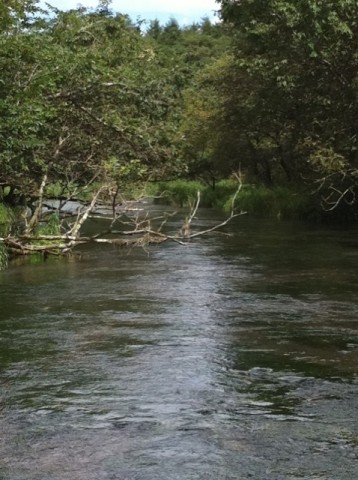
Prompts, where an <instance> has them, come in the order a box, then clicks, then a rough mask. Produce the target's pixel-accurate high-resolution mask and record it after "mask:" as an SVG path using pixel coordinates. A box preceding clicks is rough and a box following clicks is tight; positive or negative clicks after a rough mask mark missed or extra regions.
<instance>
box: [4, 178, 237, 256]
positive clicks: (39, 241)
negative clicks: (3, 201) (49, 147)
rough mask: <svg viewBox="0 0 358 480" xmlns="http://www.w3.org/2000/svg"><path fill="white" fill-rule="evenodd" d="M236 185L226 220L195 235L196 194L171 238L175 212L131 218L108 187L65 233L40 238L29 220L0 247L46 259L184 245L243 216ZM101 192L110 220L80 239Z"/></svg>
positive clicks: (38, 212) (143, 213) (82, 209)
mask: <svg viewBox="0 0 358 480" xmlns="http://www.w3.org/2000/svg"><path fill="white" fill-rule="evenodd" d="M46 181H47V176H46V175H45V176H44V178H43V181H42V183H41V187H40V191H39V201H38V206H37V209H36V212H35V214H36V216H35V218H36V222H37V223H39V222H40V221H41V218H42V217H41V216H43V215H45V214H46V212H44V211H42V210H41V209H42V207H43V195H44V193H43V192H44V188H45V185H46ZM238 181H239V185H238V188H237V190H236V192H235V194H234V195H233V197H232V202H231V211H230V214H229V215H228V217H227V218H226V219H225V220H224V221H222V222H220V223H219V224H217V225H214V226H212V227H210V228H206V229H204V230H201V231H198V232H195V233H192V232H191V226H192V224H193V223H194V220H195V218H196V216H197V213H198V209H199V206H200V192H198V194H197V199H196V201H195V204H194V205H193V208H192V209H191V211H190V213H189V215H188V216H187V218H186V221H185V223H184V225H186V228H187V230H186V231H185V232H183V228H182V230H181V232H180V233H179V234H178V233H175V234H171V233H166V232H164V231H163V230H164V227H165V225H166V223H167V221H168V219H169V218H171V217H172V216H173V215H175V214H176V213H177V212H173V213H167V212H166V213H165V214H164V215H160V216H154V217H151V216H150V214H149V212H148V211H145V210H144V209H143V208H141V209H140V210H136V211H135V214H133V210H132V211H131V212H130V208H131V207H130V206H129V205H128V204H127V205H126V202H124V204H123V199H122V198H121V197H120V194H119V192H118V190H116V191H112V190H111V189H110V187H109V186H108V185H103V186H102V187H101V188H100V189H99V190H98V191H97V192H96V193H95V194H94V195H93V198H92V201H91V203H90V204H88V205H86V206H84V205H82V207H80V208H78V211H77V216H76V218H75V220H74V222H73V223H72V224H70V225H69V226H68V227H67V231H65V232H64V233H63V234H57V235H41V234H36V233H34V229H35V226H36V225H37V223H36V222H35V220H34V219H33V218H32V219H31V220H30V222H29V224H28V225H27V226H26V228H25V229H24V232H23V233H22V234H20V235H18V236H16V237H15V236H11V235H9V236H7V237H4V238H0V243H3V244H4V245H5V246H6V247H7V249H8V251H9V252H10V253H11V254H14V255H15V254H16V255H30V254H33V253H40V254H43V255H46V256H47V255H56V256H59V255H68V254H70V253H72V252H73V250H74V249H75V248H76V247H78V246H80V245H84V244H88V243H95V244H107V245H113V246H119V247H128V246H133V247H146V246H148V245H151V244H161V243H163V242H167V241H171V242H175V243H177V244H179V245H186V244H187V243H188V242H189V241H190V240H192V239H194V238H197V237H199V236H202V235H206V234H208V233H211V232H214V231H218V230H219V229H220V228H221V227H224V226H225V225H227V224H228V223H229V222H230V221H231V220H232V219H233V218H236V217H238V216H240V215H244V213H245V212H239V213H236V212H235V201H236V198H237V195H238V194H239V192H240V190H241V188H242V183H241V178H240V177H238ZM105 191H107V192H108V193H109V200H110V204H109V205H107V206H108V207H109V209H110V210H112V216H109V217H105V216H101V215H100V218H102V219H103V218H107V220H108V221H109V226H108V228H106V229H105V230H102V231H100V232H97V233H96V234H95V235H91V236H84V235H81V234H80V232H81V229H82V227H83V225H84V223H85V222H86V221H87V220H88V219H89V218H90V217H92V216H95V217H97V215H92V213H93V212H95V210H96V206H98V204H101V205H102V207H103V203H101V202H102V200H101V199H100V196H101V194H102V193H103V192H105ZM117 198H120V201H121V204H120V209H119V210H118V205H117V202H116V199H117ZM104 205H106V204H104ZM35 214H34V215H35ZM118 224H119V225H121V226H122V227H124V228H119V229H116V230H115V229H114V225H118ZM155 224H157V225H158V226H157V227H154V226H153V225H155Z"/></svg>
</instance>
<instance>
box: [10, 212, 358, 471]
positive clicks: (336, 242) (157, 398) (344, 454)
mask: <svg viewBox="0 0 358 480" xmlns="http://www.w3.org/2000/svg"><path fill="white" fill-rule="evenodd" d="M199 217H200V218H201V220H200V224H201V226H203V227H207V226H211V225H213V224H214V223H215V222H216V221H218V220H219V214H215V213H214V212H210V211H206V210H202V211H201V212H200V214H199ZM216 217H217V218H216ZM175 222H176V220H175V219H173V220H172V224H171V225H170V226H171V227H172V228H179V224H178V225H176V224H175ZM226 232H227V233H231V234H232V236H227V235H220V234H212V235H209V236H207V237H200V238H199V239H197V240H196V241H195V242H192V243H190V244H189V245H187V246H181V245H178V244H174V243H173V244H164V245H161V246H155V247H150V248H149V249H148V250H143V249H133V250H130V251H126V250H118V249H114V248H112V247H103V246H94V247H86V248H84V249H83V254H82V257H81V258H80V259H78V258H70V259H49V260H48V261H46V262H43V263H39V264H37V265H31V264H30V263H25V264H19V265H16V264H13V265H11V266H10V268H9V269H8V270H6V271H4V272H0V375H1V385H0V388H1V390H0V402H1V403H0V428H1V436H0V479H1V480H65V479H66V480H67V479H69V480H194V479H195V480H209V479H210V480H224V479H225V480H231V479H233V480H234V479H235V480H238V479H255V480H261V479H264V480H287V479H311V480H314V479H320V480H328V479H329V480H345V479H349V480H352V479H354V478H358V462H357V458H358V429H357V427H358V377H357V359H358V329H357V326H358V295H357V294H358V240H357V238H358V236H357V235H358V232H357V231H344V230H340V229H328V228H324V227H312V226H307V225H304V224H301V223H291V222H278V221H262V220H254V219H250V218H248V217H239V218H237V219H235V220H234V221H233V223H232V224H231V225H229V226H228V227H227V228H226Z"/></svg>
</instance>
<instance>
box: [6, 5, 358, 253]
mask: <svg viewBox="0 0 358 480" xmlns="http://www.w3.org/2000/svg"><path fill="white" fill-rule="evenodd" d="M217 3H218V11H219V14H218V21H217V22H215V23H211V22H210V21H209V20H208V19H207V18H204V19H202V20H201V21H200V22H199V23H195V24H192V25H188V26H180V25H179V24H178V22H177V21H176V20H175V19H174V18H173V19H171V20H170V21H169V22H167V23H166V24H165V25H161V24H160V22H159V21H157V20H156V21H150V22H147V23H146V22H134V21H133V20H131V19H130V18H129V17H128V16H126V15H123V14H121V13H118V12H114V11H113V10H112V9H111V5H110V2H108V1H104V0H103V1H100V2H99V3H98V6H97V7H96V8H95V9H86V8H84V7H81V6H79V7H78V8H77V9H75V10H70V11H61V10H58V9H56V8H53V7H50V6H49V5H48V6H47V8H46V10H44V9H43V8H40V6H39V3H38V2H37V1H36V0H26V1H18V0H10V1H8V2H1V4H0V71H1V76H0V82H1V86H0V118H1V120H0V122H1V123H0V187H1V189H0V194H1V199H0V201H1V202H2V203H1V205H0V220H1V223H2V225H3V226H2V235H3V236H2V237H1V245H0V246H1V247H2V252H3V255H5V253H6V252H7V251H14V250H18V251H21V252H24V242H23V238H25V239H28V238H29V237H30V236H33V240H37V241H38V242H40V241H42V244H41V245H42V247H41V248H43V249H44V250H46V249H47V250H48V248H47V247H46V246H45V247H43V241H44V240H46V239H47V240H48V241H54V240H55V238H52V239H51V238H49V237H50V235H52V236H53V237H56V235H57V237H56V238H57V240H59V239H63V237H64V235H65V236H66V238H67V239H68V238H71V240H70V241H72V242H73V241H74V237H76V235H77V234H78V232H79V230H80V228H81V226H82V223H83V221H85V219H86V218H87V216H88V215H89V213H90V211H91V208H92V207H93V205H94V202H95V201H97V200H98V199H101V200H103V201H107V202H109V203H110V204H111V205H113V209H114V207H115V206H116V205H117V203H120V201H119V200H120V199H121V202H122V203H123V195H125V194H127V193H128V192H129V191H131V190H132V191H134V190H136V189H137V190H136V191H138V188H139V187H138V186H139V185H146V186H148V185H149V187H150V190H151V191H154V190H155V189H156V190H155V192H156V194H158V192H159V194H160V189H162V190H163V191H164V190H168V189H169V190H170V188H171V185H172V186H173V185H174V187H173V190H175V188H178V185H179V186H180V185H181V188H182V189H183V190H184V191H185V189H187V190H188V191H191V190H190V189H191V188H193V189H194V194H193V195H194V198H196V197H195V195H196V191H197V190H198V188H199V189H200V188H201V187H200V185H201V186H202V188H203V189H206V190H205V192H206V194H205V192H204V193H203V194H202V198H205V195H206V198H207V199H209V200H207V203H208V204H211V205H216V206H217V204H218V203H217V204H215V201H213V200H212V199H213V198H215V195H220V194H221V193H222V191H223V190H224V193H225V194H227V195H228V197H227V198H226V200H225V201H226V206H227V205H229V206H232V207H236V208H238V209H239V210H247V211H250V202H251V204H253V203H255V202H256V204H259V207H260V205H261V206H262V204H265V205H267V203H268V199H269V200H270V201H271V202H272V203H273V204H275V205H277V202H278V200H279V201H280V202H281V203H280V207H279V209H277V208H276V210H275V215H277V216H280V215H281V214H282V213H284V209H285V208H286V209H287V205H291V206H292V210H293V211H294V210H296V213H297V215H299V216H300V217H301V218H305V219H312V218H316V219H318V218H320V219H321V218H325V219H326V220H327V219H328V220H329V221H336V220H337V219H338V220H345V221H347V222H349V223H352V222H355V221H356V219H357V213H358V209H357V205H358V204H357V198H356V195H357V188H358V131H357V118H358V102H357V96H358V51H357V45H358V4H357V2H356V1H355V0H302V1H300V2H296V1H293V0H257V1H255V2H252V1H250V0H241V1H237V0H221V1H218V2H217ZM238 184H239V189H238V188H237V185H238ZM193 185H194V186H193ZM197 185H199V187H197ZM134 186H135V188H134ZM153 187H154V190H153ZM238 190H240V191H238ZM220 192H221V193H220ZM132 194H133V192H132ZM260 195H261V204H260V201H259V200H260V199H259V200H258V197H260ZM46 198H52V199H53V198H57V199H59V200H63V201H68V200H70V199H71V200H72V199H75V200H77V199H82V200H83V199H85V200H87V205H86V208H85V209H84V210H83V212H82V216H81V218H78V219H77V221H76V222H75V224H74V225H72V226H71V228H70V229H68V230H67V232H66V233H65V234H64V233H63V232H61V231H60V225H59V224H58V225H57V226H56V225H55V223H56V222H55V221H54V220H53V219H54V217H53V216H52V217H51V218H50V217H49V218H50V220H51V221H49V222H47V223H48V224H50V228H48V229H47V230H46V229H45V230H44V226H43V224H42V222H43V218H42V207H43V203H44V202H45V200H46ZM210 199H211V200H210ZM225 201H223V202H222V205H224V204H225ZM240 202H241V203H240ZM285 206H286V207H285ZM230 208H231V207H230ZM257 210H258V213H259V214H260V213H261V214H267V212H266V211H265V210H264V209H263V211H262V209H261V210H260V208H257ZM233 211H234V210H233V208H232V209H231V213H230V215H231V216H232V215H234V213H233ZM14 212H15V213H14ZM291 213H292V212H291ZM14 216H15V217H16V218H17V220H18V219H19V218H21V222H20V223H19V222H18V221H14ZM51 222H52V223H51ZM14 224H15V225H16V227H14V226H13V225H14ZM19 225H20V227H19ZM48 226H49V225H47V227H48ZM137 227H138V225H137ZM41 228H42V230H41ZM14 230H16V234H15V233H14ZM19 230H20V231H19ZM144 230H145V229H144ZM144 230H143V231H144ZM146 233H148V230H147V231H146ZM41 235H42V236H44V238H40V237H41ZM46 235H47V236H46ZM21 236H23V238H22V237H21ZM45 237H46V238H45ZM21 238H22V240H21ZM76 238H77V237H76ZM77 239H78V238H77ZM20 240H21V241H20ZM32 246H33V244H32ZM70 246H73V244H71V245H70ZM67 247H68V245H67ZM31 248H32V247H31ZM31 248H27V247H26V248H25V250H26V251H27V252H28V251H31ZM37 249H38V248H37ZM64 250H66V248H64ZM4 252H5V253H4Z"/></svg>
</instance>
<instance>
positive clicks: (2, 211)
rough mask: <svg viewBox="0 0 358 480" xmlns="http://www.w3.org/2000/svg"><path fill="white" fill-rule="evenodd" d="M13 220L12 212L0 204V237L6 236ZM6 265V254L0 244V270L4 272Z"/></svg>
mask: <svg viewBox="0 0 358 480" xmlns="http://www.w3.org/2000/svg"><path fill="white" fill-rule="evenodd" d="M14 219H15V214H14V212H13V210H12V209H11V208H9V207H6V206H5V205H4V204H3V203H0V237H2V236H5V235H7V233H8V232H9V230H10V227H11V224H12V222H13V221H14ZM7 264H8V252H7V249H6V247H5V245H4V244H3V243H1V242H0V270H4V269H5V268H6V267H7Z"/></svg>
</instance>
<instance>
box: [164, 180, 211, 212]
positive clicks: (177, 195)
mask: <svg viewBox="0 0 358 480" xmlns="http://www.w3.org/2000/svg"><path fill="white" fill-rule="evenodd" d="M204 188H205V186H204V185H203V184H202V183H200V182H197V181H187V180H181V179H178V180H173V181H170V182H161V183H159V184H158V186H157V195H161V198H160V199H159V200H160V201H161V202H165V203H169V204H174V205H178V206H180V207H183V206H184V205H189V204H191V203H192V202H193V201H195V199H196V198H197V193H198V191H199V192H202V191H203V189H204Z"/></svg>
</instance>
